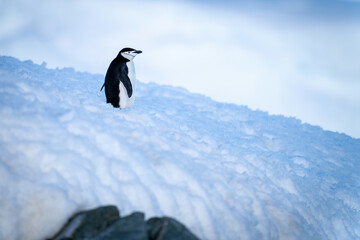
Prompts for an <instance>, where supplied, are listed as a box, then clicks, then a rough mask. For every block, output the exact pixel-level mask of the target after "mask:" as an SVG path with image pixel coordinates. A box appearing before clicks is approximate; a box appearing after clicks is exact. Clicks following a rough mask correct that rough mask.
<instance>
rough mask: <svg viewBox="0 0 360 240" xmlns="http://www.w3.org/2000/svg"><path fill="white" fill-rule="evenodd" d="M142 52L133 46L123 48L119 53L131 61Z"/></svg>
mask: <svg viewBox="0 0 360 240" xmlns="http://www.w3.org/2000/svg"><path fill="white" fill-rule="evenodd" d="M140 53H142V51H140V50H136V49H133V48H123V49H122V50H121V51H120V53H119V55H121V56H123V57H124V58H126V59H129V60H130V61H131V60H133V59H134V57H135V56H136V55H138V54H140Z"/></svg>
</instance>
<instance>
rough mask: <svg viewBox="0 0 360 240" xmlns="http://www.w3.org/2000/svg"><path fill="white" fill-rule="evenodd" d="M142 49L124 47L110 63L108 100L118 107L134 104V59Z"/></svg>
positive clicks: (107, 83) (128, 106) (105, 85)
mask: <svg viewBox="0 0 360 240" xmlns="http://www.w3.org/2000/svg"><path fill="white" fill-rule="evenodd" d="M140 53H142V51H140V50H135V49H133V48H123V49H122V50H121V51H120V52H119V54H118V55H117V57H116V58H115V59H114V60H113V61H112V62H111V63H110V66H109V68H108V70H107V72H106V76H105V82H104V84H103V86H102V87H101V89H100V91H101V90H102V89H103V88H104V87H105V95H106V102H107V103H111V104H112V105H113V106H114V107H116V108H130V107H132V106H133V104H134V84H135V68H134V62H133V59H134V57H135V56H136V55H137V54H140Z"/></svg>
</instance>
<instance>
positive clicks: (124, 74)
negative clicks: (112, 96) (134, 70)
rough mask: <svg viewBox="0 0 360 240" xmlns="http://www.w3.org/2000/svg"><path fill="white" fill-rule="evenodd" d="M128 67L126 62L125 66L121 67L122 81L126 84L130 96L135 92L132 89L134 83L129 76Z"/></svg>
mask: <svg viewBox="0 0 360 240" xmlns="http://www.w3.org/2000/svg"><path fill="white" fill-rule="evenodd" d="M128 72H129V70H128V68H127V66H126V64H124V65H123V66H121V68H120V79H121V80H120V81H121V82H122V83H123V84H124V87H125V88H126V91H127V94H128V96H129V98H130V97H131V96H132V94H133V89H132V85H131V82H130V78H129V77H128Z"/></svg>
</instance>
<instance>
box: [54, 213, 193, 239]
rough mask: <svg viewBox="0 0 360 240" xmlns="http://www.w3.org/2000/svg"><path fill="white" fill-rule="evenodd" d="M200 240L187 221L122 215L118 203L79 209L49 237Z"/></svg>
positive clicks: (137, 214) (135, 214) (136, 214)
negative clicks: (187, 226) (83, 209)
mask: <svg viewBox="0 0 360 240" xmlns="http://www.w3.org/2000/svg"><path fill="white" fill-rule="evenodd" d="M85 239H86V240H118V239H126V240H198V238H197V237H196V236H195V235H194V234H193V233H191V232H190V231H189V230H188V229H187V228H186V227H185V226H184V225H183V224H181V223H180V222H178V221H177V220H175V219H173V218H170V217H162V218H157V217H154V218H150V219H149V220H147V221H145V216H144V214H143V213H141V212H134V213H132V214H131V215H129V216H126V217H120V213H119V210H118V209H117V207H116V206H104V207H99V208H96V209H93V210H89V211H83V212H79V213H76V214H75V215H74V216H72V217H71V218H70V219H69V221H68V222H67V223H66V224H65V226H64V227H63V228H62V229H61V230H60V231H59V232H58V233H57V234H56V235H55V236H54V237H53V238H51V239H49V240H85Z"/></svg>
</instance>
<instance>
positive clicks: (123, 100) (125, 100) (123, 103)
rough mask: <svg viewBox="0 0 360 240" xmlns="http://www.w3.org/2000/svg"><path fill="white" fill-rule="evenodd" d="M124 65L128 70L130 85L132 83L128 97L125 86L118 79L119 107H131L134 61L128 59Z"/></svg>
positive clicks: (132, 101)
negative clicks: (130, 93)
mask: <svg viewBox="0 0 360 240" xmlns="http://www.w3.org/2000/svg"><path fill="white" fill-rule="evenodd" d="M126 66H127V68H128V70H129V73H128V77H129V79H130V82H131V85H132V89H133V92H132V95H131V97H130V98H129V95H128V94H127V91H126V88H125V87H124V84H123V83H122V82H121V81H120V85H119V90H120V93H119V97H120V103H119V105H120V108H131V107H132V106H133V105H134V96H135V94H134V93H135V68H134V62H133V61H129V62H127V63H126Z"/></svg>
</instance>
